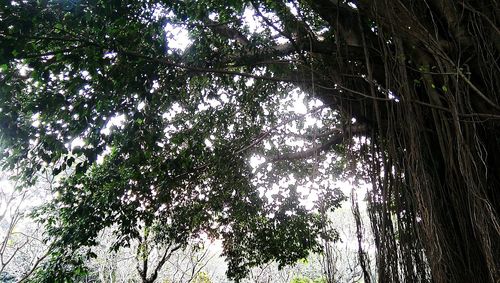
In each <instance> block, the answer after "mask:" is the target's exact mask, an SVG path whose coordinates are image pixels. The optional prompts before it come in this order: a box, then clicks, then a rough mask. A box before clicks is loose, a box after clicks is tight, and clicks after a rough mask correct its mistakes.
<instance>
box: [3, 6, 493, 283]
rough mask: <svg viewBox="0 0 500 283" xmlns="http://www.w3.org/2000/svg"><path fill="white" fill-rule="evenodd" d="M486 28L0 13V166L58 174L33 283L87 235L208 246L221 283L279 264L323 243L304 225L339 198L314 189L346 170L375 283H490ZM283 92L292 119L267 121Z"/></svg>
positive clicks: (460, 12)
mask: <svg viewBox="0 0 500 283" xmlns="http://www.w3.org/2000/svg"><path fill="white" fill-rule="evenodd" d="M498 13H499V7H498V3H496V1H493V0H491V1H461V2H457V1H451V0H428V1H412V0H405V1H392V0H375V1H366V0H359V1H338V0H337V1H330V0H318V1H292V0H290V1H266V0H255V1H227V0H226V1H218V0H211V1H204V0H199V1H180V0H179V1H177V0H174V1H154V0H143V1H98V0H82V1H48V0H47V1H5V2H2V5H0V40H1V43H0V70H1V71H0V81H1V84H0V127H1V133H0V142H1V146H2V150H1V152H0V154H1V161H2V165H3V168H4V170H13V169H22V174H20V175H19V176H18V178H19V179H20V180H21V181H22V182H23V183H24V184H25V185H26V186H29V185H30V184H33V183H34V182H35V181H36V174H37V172H41V171H47V170H48V171H50V172H52V174H53V175H54V176H59V177H60V182H59V184H58V185H57V186H56V187H55V188H54V192H55V193H56V197H55V198H54V200H53V201H52V202H51V203H50V204H48V205H47V206H45V207H44V208H43V209H41V210H39V211H38V214H37V215H38V216H39V217H40V218H41V219H43V221H45V223H46V226H47V229H48V233H49V235H50V236H51V237H53V238H55V239H56V242H55V244H54V249H53V253H52V257H51V260H50V261H48V262H47V263H46V265H45V266H44V269H45V271H46V272H45V273H43V274H40V275H39V276H49V277H50V278H52V279H59V280H65V279H67V276H75V270H77V271H78V270H79V269H78V268H77V266H79V264H80V263H81V259H79V258H78V256H92V253H91V252H90V251H89V252H85V251H86V248H88V247H91V246H92V245H94V244H95V243H96V242H95V241H96V237H97V235H98V233H99V231H102V230H103V229H105V228H113V229H115V233H116V243H115V245H114V247H115V248H117V249H118V248H120V247H122V246H127V245H129V243H130V241H131V240H133V239H135V240H139V241H141V242H142V243H143V244H144V245H145V249H147V247H146V243H147V242H148V241H147V239H148V238H149V239H151V238H153V239H154V241H155V242H156V243H161V244H163V245H165V246H166V247H168V249H170V250H175V249H178V248H181V247H182V246H185V245H186V244H187V241H188V240H189V239H190V238H193V237H199V236H200V235H201V234H204V235H205V234H206V235H209V236H210V237H214V238H222V239H223V241H224V244H223V247H224V254H225V256H226V257H227V260H228V263H229V270H228V275H229V276H230V277H231V278H234V279H241V278H242V277H244V276H245V274H246V272H247V270H248V268H249V267H252V266H255V265H258V264H261V263H265V262H269V261H272V260H277V261H278V262H279V263H280V264H282V265H285V264H289V263H293V262H295V261H296V260H298V259H301V258H304V257H305V256H307V254H308V252H309V251H314V250H317V249H318V244H319V242H318V241H319V237H320V236H321V237H326V238H335V233H334V231H327V230H326V229H325V227H326V223H325V219H324V218H323V217H322V216H321V215H322V214H321V212H324V211H325V210H328V209H334V208H335V207H338V205H339V203H340V201H341V200H342V199H343V196H342V195H341V193H340V191H339V190H338V189H335V188H333V187H331V183H329V182H328V180H331V179H332V176H334V175H335V174H339V173H340V172H341V171H342V170H350V171H352V172H355V173H359V174H361V175H363V176H364V177H365V179H366V180H367V181H369V182H371V184H372V189H371V191H370V193H369V194H368V196H367V198H368V201H369V203H370V218H371V222H372V223H371V226H372V229H373V232H374V234H375V240H376V246H377V268H378V280H380V281H381V282H400V281H411V282H413V281H415V282H417V281H433V282H461V281H467V282H496V281H498V280H499V276H500V274H499V273H498V270H500V268H499V267H500V261H499V259H498V258H497V257H495V254H500V245H499V244H498V242H499V241H498V239H499V236H500V228H499V227H500V225H499V220H498V219H499V218H498V213H499V202H498V200H499V199H500V197H499V195H498V189H497V187H498V185H499V179H498V178H499V176H500V172H499V171H500V164H499V163H498V162H499V161H498V159H497V158H496V150H497V149H498V148H499V143H500V140H498V138H497V136H498V135H497V134H498V132H499V131H500V129H499V124H498V119H499V118H500V113H499V112H500V106H499V103H498V100H499V97H498V95H497V90H498V89H499V87H500V85H499V84H500V78H499V72H498V71H499V64H498V58H499V55H500V44H499V43H500V32H499V30H498V15H499V14H498ZM179 31H186V32H187V36H188V40H189V44H188V45H186V46H185V47H180V46H179V40H181V38H180V35H179ZM299 92H304V93H307V96H308V99H307V101H308V102H307V103H306V105H305V106H306V108H307V111H306V113H296V112H293V111H290V110H289V108H287V105H286V104H287V101H288V103H289V98H290V97H292V96H293V95H295V96H297V93H299ZM287 99H288V100H287ZM306 117H308V119H309V121H314V122H313V123H312V125H311V124H310V123H308V120H307V119H305V118H306ZM294 142H295V144H294ZM332 152H334V153H335V155H332V154H331V153H332ZM251 157H254V158H261V159H263V161H261V162H260V165H259V166H252V165H251V164H250V163H249V159H250V158H251ZM341 158H345V159H346V160H347V161H346V162H347V163H346V164H348V166H343V165H345V164H339V163H338V160H337V159H339V160H340V159H341ZM341 165H342V166H341ZM63 172H68V173H69V175H68V176H67V177H64V178H62V177H61V176H63V175H64V174H63ZM276 184H278V185H276ZM318 184H321V186H319V185H318ZM274 185H276V188H275V187H274ZM300 187H306V188H308V189H310V190H316V192H317V194H318V196H319V197H318V201H317V202H316V203H315V206H314V207H313V208H312V209H311V208H306V207H305V205H304V204H303V203H302V202H301V199H303V198H304V197H305V196H304V194H303V193H302V192H301V191H300V190H299V189H298V188H300ZM318 187H319V188H318ZM271 188H274V189H275V190H276V193H274V194H272V195H270V194H268V193H266V192H267V191H268V190H270V189H271ZM358 236H359V237H362V235H361V234H359V235H358ZM167 254H168V253H165V255H167ZM359 256H360V261H361V262H362V265H363V261H364V257H363V251H361V250H360V253H359ZM141 268H142V269H140V270H142V272H143V274H144V276H143V274H141V276H142V277H143V281H145V282H150V281H154V279H155V278H154V274H149V275H148V271H147V266H143V267H141ZM77 275H78V274H77ZM40 278H42V277H40ZM365 280H367V281H369V280H370V278H369V277H368V276H365Z"/></svg>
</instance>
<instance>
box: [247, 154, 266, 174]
mask: <svg viewBox="0 0 500 283" xmlns="http://www.w3.org/2000/svg"><path fill="white" fill-rule="evenodd" d="M265 162H266V159H265V158H264V157H262V156H259V155H252V157H250V166H252V168H253V169H254V170H253V171H255V170H256V169H257V168H258V167H259V166H260V165H261V164H264V163H265Z"/></svg>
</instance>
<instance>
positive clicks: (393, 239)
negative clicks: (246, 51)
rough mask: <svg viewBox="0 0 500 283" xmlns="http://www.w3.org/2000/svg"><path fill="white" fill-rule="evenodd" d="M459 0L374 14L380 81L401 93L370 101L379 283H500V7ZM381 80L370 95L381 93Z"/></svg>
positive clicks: (387, 0) (385, 3)
mask: <svg viewBox="0 0 500 283" xmlns="http://www.w3.org/2000/svg"><path fill="white" fill-rule="evenodd" d="M456 2H457V3H455V1H413V2H411V1H408V2H405V4H402V3H401V2H400V1H393V0H379V1H374V2H373V3H375V4H373V5H372V10H371V11H370V14H371V16H372V17H373V18H375V22H377V24H379V25H380V26H379V31H378V37H379V39H380V43H379V45H378V47H377V49H379V50H378V52H379V54H381V55H382V57H383V58H384V60H383V65H384V66H383V68H384V70H385V71H384V73H385V76H383V78H384V79H385V81H379V83H380V84H381V85H383V86H384V87H385V94H386V95H387V94H388V93H389V91H391V92H392V93H393V94H394V95H395V96H397V97H398V99H399V102H394V101H382V100H372V101H370V102H366V103H364V105H365V107H366V113H374V114H371V115H372V116H373V117H370V118H373V120H375V123H374V124H375V125H376V126H375V127H373V128H374V130H373V132H372V136H371V139H370V144H369V149H368V150H366V152H365V153H364V155H365V160H366V162H369V163H370V164H371V166H370V170H371V172H370V175H371V182H372V184H373V189H372V191H371V192H370V194H369V204H370V207H369V216H370V219H371V225H372V230H373V233H374V238H375V244H376V248H377V255H376V260H377V272H378V274H377V277H378V280H377V281H379V282H403V281H404V282H422V281H424V282H425V281H433V282H499V280H500V276H499V270H500V257H499V256H498V255H500V249H499V239H500V229H499V224H498V207H499V203H498V197H499V193H498V191H497V190H498V189H499V187H500V186H499V182H498V176H499V168H500V167H499V166H498V161H497V158H496V157H495V155H498V153H497V152H496V150H498V146H499V140H498V139H497V137H496V136H497V134H499V129H500V128H499V126H498V121H499V120H498V116H496V115H498V114H499V113H500V112H499V109H500V108H498V106H497V105H498V98H497V95H496V93H497V92H498V90H499V89H500V78H499V73H500V72H499V70H500V69H499V67H498V56H499V51H498V49H497V48H498V46H495V44H497V45H498V44H499V43H498V42H495V40H493V39H494V38H497V39H498V38H499V36H498V35H499V34H498V32H499V31H498V28H497V27H496V20H495V16H496V15H497V14H496V13H498V7H497V6H496V4H494V3H493V1H492V2H491V3H489V4H490V5H487V4H488V3H486V2H487V1H485V2H484V5H483V6H480V4H477V2H475V1H474V2H472V1H471V3H467V2H462V1H456ZM458 2H462V3H461V4H460V3H458ZM478 2H483V1H478ZM428 3H434V7H433V8H432V9H431V8H430V7H429V5H427V4H428ZM475 4H477V5H475ZM474 5H475V6H476V7H474ZM439 8H441V9H442V10H439ZM446 9H449V10H446ZM424 20H426V21H428V22H424ZM436 25H442V26H444V29H445V32H446V34H445V35H446V39H447V43H445V44H443V43H442V42H439V41H438V40H436V34H437V33H438V32H443V31H442V30H440V28H439V27H437V26H436ZM408 27H411V28H408ZM492 35H493V38H492ZM440 36H442V37H444V35H440ZM459 37H460V38H459ZM388 43H390V44H388ZM464 43H466V44H467V45H466V46H463V44H464ZM365 47H366V46H365ZM365 50H366V48H365ZM371 50H373V48H371ZM370 52H373V51H370ZM367 54H368V53H367ZM367 54H365V55H367ZM367 57H368V56H367ZM410 60H411V62H410ZM366 64H367V65H368V67H370V62H369V60H368V59H367V60H366ZM418 66H423V67H424V68H423V69H421V70H418V69H415V67H418ZM372 76H373V74H371V70H368V71H367V78H368V84H369V85H371V86H370V87H368V88H371V89H369V90H368V92H369V91H371V94H372V95H378V96H379V97H382V96H381V94H380V93H381V92H380V89H378V87H377V86H375V84H374V83H370V81H371V82H373V79H374V78H373V77H372ZM380 77H381V76H378V78H379V79H380ZM358 84H359V82H358ZM344 85H346V86H349V85H351V86H353V87H355V86H354V83H353V82H349V81H347V80H344ZM375 90H377V91H375ZM345 103H352V102H349V101H348V100H346V101H345ZM478 113H481V114H479V115H478Z"/></svg>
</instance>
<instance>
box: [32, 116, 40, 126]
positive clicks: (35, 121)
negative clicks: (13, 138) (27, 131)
mask: <svg viewBox="0 0 500 283" xmlns="http://www.w3.org/2000/svg"><path fill="white" fill-rule="evenodd" d="M31 121H32V122H31V125H32V126H33V127H35V128H38V127H39V126H40V113H35V114H33V116H31Z"/></svg>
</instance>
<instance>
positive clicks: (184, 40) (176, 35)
mask: <svg viewBox="0 0 500 283" xmlns="http://www.w3.org/2000/svg"><path fill="white" fill-rule="evenodd" d="M165 31H166V32H167V45H168V47H169V48H171V49H179V50H185V49H186V48H187V47H188V46H189V45H190V44H191V43H192V41H191V40H190V39H189V32H188V30H187V29H185V28H184V27H179V26H174V25H172V24H170V23H167V25H166V26H165Z"/></svg>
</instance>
